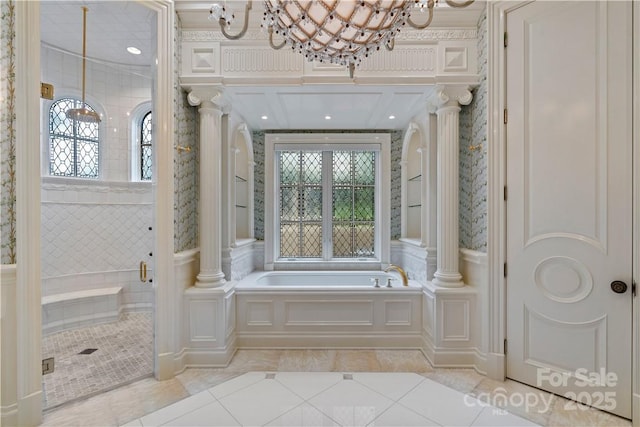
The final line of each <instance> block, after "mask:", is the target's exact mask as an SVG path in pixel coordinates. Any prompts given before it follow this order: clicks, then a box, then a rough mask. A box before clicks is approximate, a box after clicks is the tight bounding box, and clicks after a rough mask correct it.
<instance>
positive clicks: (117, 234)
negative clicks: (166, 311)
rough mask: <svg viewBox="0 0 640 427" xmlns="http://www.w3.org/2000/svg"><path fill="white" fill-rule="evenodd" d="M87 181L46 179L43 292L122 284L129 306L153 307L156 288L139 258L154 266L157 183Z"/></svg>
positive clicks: (48, 293) (43, 230) (44, 187)
mask: <svg viewBox="0 0 640 427" xmlns="http://www.w3.org/2000/svg"><path fill="white" fill-rule="evenodd" d="M83 182H84V183H83V184H80V183H79V182H78V181H77V180H74V179H73V178H66V179H60V178H45V179H44V180H43V185H42V211H41V214H42V228H41V233H42V240H41V241H42V295H43V296H51V295H59V294H62V293H68V292H76V291H80V290H82V291H87V290H90V289H98V288H108V287H113V286H118V287H122V301H121V302H122V304H123V307H124V308H126V309H127V310H138V309H146V310H148V309H149V307H151V303H152V301H153V291H152V287H151V286H149V284H148V283H146V284H145V283H142V282H141V281H140V279H139V262H140V261H145V262H147V263H148V264H149V267H150V268H152V266H153V263H152V262H151V260H152V258H151V257H150V256H149V254H150V253H151V252H153V232H152V231H150V230H149V227H150V226H151V225H152V222H151V221H152V218H153V198H152V194H151V184H150V183H141V182H120V183H115V182H110V183H104V182H101V181H95V180H83ZM148 275H149V277H150V278H151V277H153V274H152V271H149V272H148Z"/></svg>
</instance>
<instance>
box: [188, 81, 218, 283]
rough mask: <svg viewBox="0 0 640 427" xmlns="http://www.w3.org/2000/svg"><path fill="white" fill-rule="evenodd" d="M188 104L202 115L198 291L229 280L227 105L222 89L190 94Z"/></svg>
mask: <svg viewBox="0 0 640 427" xmlns="http://www.w3.org/2000/svg"><path fill="white" fill-rule="evenodd" d="M188 100H189V104H190V105H192V106H197V105H199V106H200V108H199V109H198V112H199V113H200V212H199V215H198V222H199V233H200V273H198V276H197V280H196V284H195V286H196V287H200V288H214V287H219V286H222V285H223V284H224V283H225V282H226V280H225V277H224V273H223V272H222V262H221V261H222V257H221V244H222V239H221V237H222V233H221V231H222V128H221V118H222V114H223V108H224V104H223V103H221V101H222V92H221V91H220V90H219V89H211V88H208V89H197V90H192V91H191V92H189V96H188Z"/></svg>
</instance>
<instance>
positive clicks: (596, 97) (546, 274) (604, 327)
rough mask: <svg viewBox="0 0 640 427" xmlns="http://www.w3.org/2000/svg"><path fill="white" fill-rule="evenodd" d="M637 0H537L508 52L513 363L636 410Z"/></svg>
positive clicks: (579, 396)
mask: <svg viewBox="0 0 640 427" xmlns="http://www.w3.org/2000/svg"><path fill="white" fill-rule="evenodd" d="M631 8H632V5H631V3H630V2H567V3H557V2H552V3H549V2H533V3H527V4H524V5H522V6H520V7H517V8H513V9H510V10H509V11H508V13H507V14H506V18H505V22H506V34H507V40H508V43H506V44H507V47H506V48H505V49H506V50H505V54H504V55H505V58H506V94H507V95H506V109H505V120H506V122H507V124H506V141H507V142H506V165H507V167H506V183H507V187H506V190H505V191H506V218H507V221H506V223H507V229H506V245H507V249H506V267H505V268H506V272H505V277H506V279H505V280H506V289H507V291H506V292H507V304H506V306H507V343H508V350H507V351H506V357H507V376H508V377H509V378H512V379H514V380H517V381H521V382H524V383H527V384H530V385H532V386H535V387H539V388H542V389H545V390H548V391H551V392H553V393H557V394H560V395H564V396H565V397H567V398H570V399H573V400H576V401H578V402H580V403H583V404H586V405H589V406H594V407H597V408H599V409H602V410H605V411H609V412H612V413H614V414H616V415H619V416H622V417H626V418H630V417H631V395H632V393H631V378H632V377H631V364H632V346H631V343H632V288H631V286H632V274H633V258H632V253H633V251H632V247H633V233H632V220H633V218H632V210H633V206H632V202H633V198H632V191H633V189H632V182H633V156H632V145H633V142H632V141H633V140H632V135H633V133H632V101H633V97H632V96H631V94H632V66H631V65H632V63H631V59H632V58H633V55H632V45H631V37H629V35H630V34H632V10H631ZM558 40H562V43H558ZM507 190H508V191H507Z"/></svg>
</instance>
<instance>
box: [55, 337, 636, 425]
mask: <svg viewBox="0 0 640 427" xmlns="http://www.w3.org/2000/svg"><path fill="white" fill-rule="evenodd" d="M505 395H506V396H509V398H507V399H501V398H500V397H504V396H505ZM521 396H528V397H529V398H532V397H534V396H535V397H536V398H535V399H530V401H531V404H529V405H524V404H522V403H521V401H520V400H519V399H516V398H515V397H521ZM512 397H514V398H512ZM533 403H535V404H533ZM43 425H44V426H121V425H132V426H145V427H146V426H152V425H175V426H178V425H182V426H184V425H188V426H199V425H225V426H227V425H228V426H237V425H290V426H294V425H295V426H315V425H350V426H354V425H358V426H360V425H361V426H367V425H368V426H382V425H384V426H394V425H404V426H432V425H460V426H465V425H466V426H469V425H478V426H489V425H491V426H499V425H502V426H511V425H515V426H530V425H542V426H585V427H586V426H630V425H631V424H630V422H629V421H628V420H625V419H622V418H618V417H615V416H613V415H610V414H607V413H605V412H601V411H597V410H594V409H591V408H582V409H580V408H576V407H575V406H574V405H570V404H569V405H568V401H566V400H565V399H563V398H561V397H558V396H554V395H551V394H549V393H546V392H542V391H540V390H537V389H535V388H532V387H529V386H526V385H524V384H520V383H517V382H514V381H510V380H507V381H505V382H499V381H494V380H491V379H488V378H486V377H484V376H482V375H479V374H477V373H476V372H475V371H473V370H470V369H434V368H432V367H431V366H430V364H429V362H428V361H427V360H426V359H425V358H424V356H423V355H422V353H421V352H419V351H415V350H239V351H238V352H237V353H236V355H235V357H234V358H233V360H232V361H231V363H230V364H229V366H227V367H226V368H220V369H205V368H194V369H187V370H185V371H184V372H183V373H181V374H180V375H177V376H176V377H175V378H173V379H170V380H166V381H156V380H154V379H152V378H146V379H144V380H141V381H138V382H135V383H132V384H129V385H126V386H124V387H121V388H118V389H116V390H111V391H108V392H106V393H101V394H99V395H97V396H94V397H91V398H89V399H86V400H83V401H79V402H74V403H70V404H68V405H64V406H62V407H60V408H57V409H54V410H52V411H47V412H46V413H45V416H44V420H43Z"/></svg>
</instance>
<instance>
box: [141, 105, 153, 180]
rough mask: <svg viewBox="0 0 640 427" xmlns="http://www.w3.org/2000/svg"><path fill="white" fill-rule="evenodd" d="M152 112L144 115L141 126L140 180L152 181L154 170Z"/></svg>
mask: <svg viewBox="0 0 640 427" xmlns="http://www.w3.org/2000/svg"><path fill="white" fill-rule="evenodd" d="M151 118H152V116H151V111H149V112H148V113H147V114H145V115H144V117H143V118H142V122H141V125H140V179H141V180H142V181H150V180H151V178H152V170H153V146H152V142H153V138H152V128H153V127H152V121H151Z"/></svg>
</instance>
